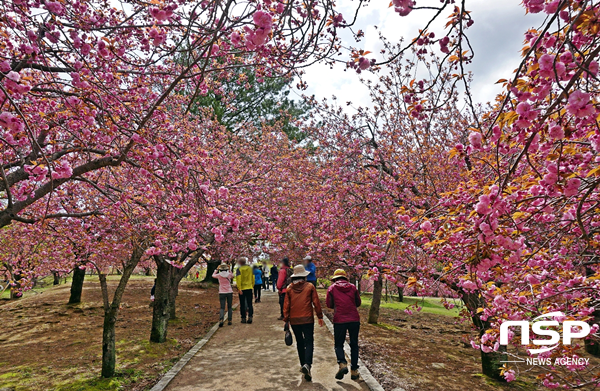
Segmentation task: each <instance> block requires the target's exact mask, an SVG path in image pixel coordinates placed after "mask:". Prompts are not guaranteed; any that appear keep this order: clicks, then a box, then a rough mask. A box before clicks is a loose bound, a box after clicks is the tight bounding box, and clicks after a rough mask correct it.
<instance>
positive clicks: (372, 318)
mask: <svg viewBox="0 0 600 391" xmlns="http://www.w3.org/2000/svg"><path fill="white" fill-rule="evenodd" d="M382 291H383V281H381V275H379V277H377V280H375V284H373V301H371V308H369V320H368V322H369V323H371V324H377V322H378V321H379V307H380V306H381V293H382Z"/></svg>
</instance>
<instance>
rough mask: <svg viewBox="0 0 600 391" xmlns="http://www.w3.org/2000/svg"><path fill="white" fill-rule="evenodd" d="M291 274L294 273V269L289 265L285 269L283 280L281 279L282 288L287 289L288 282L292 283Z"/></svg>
mask: <svg viewBox="0 0 600 391" xmlns="http://www.w3.org/2000/svg"><path fill="white" fill-rule="evenodd" d="M292 274H294V271H293V270H292V268H291V267H288V268H287V269H286V270H285V280H283V288H284V289H287V287H288V286H290V284H291V283H292Z"/></svg>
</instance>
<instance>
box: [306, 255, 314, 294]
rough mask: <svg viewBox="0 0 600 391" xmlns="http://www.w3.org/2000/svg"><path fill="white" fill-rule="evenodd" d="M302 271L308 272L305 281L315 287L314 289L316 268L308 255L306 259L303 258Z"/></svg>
mask: <svg viewBox="0 0 600 391" xmlns="http://www.w3.org/2000/svg"><path fill="white" fill-rule="evenodd" d="M303 263H304V269H305V270H306V271H307V272H309V273H308V276H307V277H306V281H308V282H310V283H311V284H313V285H314V286H315V288H316V287H317V267H316V266H315V264H314V262H313V260H312V257H311V256H310V255H307V256H306V257H304V262H303Z"/></svg>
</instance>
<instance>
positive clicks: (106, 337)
mask: <svg viewBox="0 0 600 391" xmlns="http://www.w3.org/2000/svg"><path fill="white" fill-rule="evenodd" d="M116 323H117V314H116V313H113V311H112V310H109V311H107V312H106V313H105V314H104V327H103V330H102V377H105V378H106V377H113V376H114V375H115V367H116V365H117V354H116V353H117V352H116V348H115V324H116Z"/></svg>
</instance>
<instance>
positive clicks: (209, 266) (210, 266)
mask: <svg viewBox="0 0 600 391" xmlns="http://www.w3.org/2000/svg"><path fill="white" fill-rule="evenodd" d="M220 264H221V261H217V262H207V263H206V276H204V280H202V282H212V283H213V284H218V283H219V280H217V279H216V278H213V277H212V275H213V273H214V272H215V270H217V267H219V265H220Z"/></svg>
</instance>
